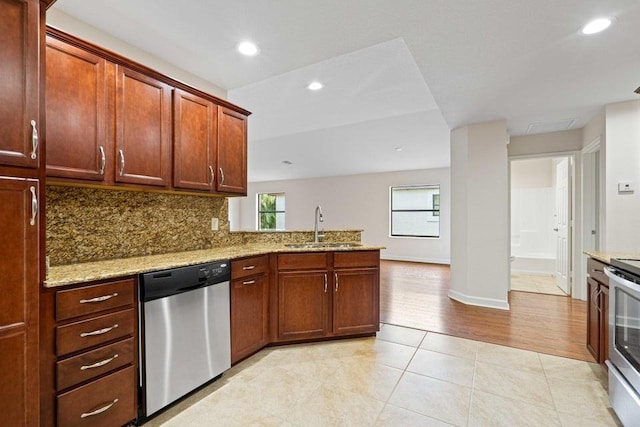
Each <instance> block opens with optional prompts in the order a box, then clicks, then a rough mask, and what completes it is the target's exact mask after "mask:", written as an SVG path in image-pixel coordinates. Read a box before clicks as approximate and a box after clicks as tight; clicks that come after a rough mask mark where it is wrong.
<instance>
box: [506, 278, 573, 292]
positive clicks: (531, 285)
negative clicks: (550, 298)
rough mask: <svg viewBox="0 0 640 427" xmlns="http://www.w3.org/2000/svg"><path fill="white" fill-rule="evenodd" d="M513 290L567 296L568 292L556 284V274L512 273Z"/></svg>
mask: <svg viewBox="0 0 640 427" xmlns="http://www.w3.org/2000/svg"><path fill="white" fill-rule="evenodd" d="M511 290H512V291H524V292H535V293H538V294H551V295H562V296H567V294H565V293H564V292H563V291H562V289H560V288H559V287H558V286H557V285H556V278H555V277H554V276H540V275H533V274H517V273H512V274H511Z"/></svg>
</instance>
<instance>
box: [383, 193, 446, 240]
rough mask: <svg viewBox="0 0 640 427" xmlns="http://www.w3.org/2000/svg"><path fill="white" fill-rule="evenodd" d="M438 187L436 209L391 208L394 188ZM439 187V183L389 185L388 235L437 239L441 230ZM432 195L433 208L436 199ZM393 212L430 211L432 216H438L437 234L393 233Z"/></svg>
mask: <svg viewBox="0 0 640 427" xmlns="http://www.w3.org/2000/svg"><path fill="white" fill-rule="evenodd" d="M436 188H437V189H438V194H437V196H438V198H437V201H438V203H437V206H438V209H393V192H394V190H396V189H436ZM440 188H441V185H440V184H413V185H395V186H391V187H389V237H392V238H413V239H439V238H440V235H441V232H440V231H441V230H440V224H441V221H440V212H441V208H440V200H441V198H440V196H441V193H440ZM432 196H434V198H433V199H432V206H433V207H434V208H435V206H436V204H435V203H434V202H435V201H436V199H435V196H436V195H435V194H433V195H432ZM394 212H431V213H432V214H433V216H434V217H437V218H438V234H437V235H435V236H433V235H420V234H394V233H393V213H394Z"/></svg>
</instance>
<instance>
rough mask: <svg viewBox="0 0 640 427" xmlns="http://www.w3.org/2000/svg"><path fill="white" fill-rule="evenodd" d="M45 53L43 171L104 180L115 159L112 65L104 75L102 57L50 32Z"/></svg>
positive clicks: (48, 173)
mask: <svg viewBox="0 0 640 427" xmlns="http://www.w3.org/2000/svg"><path fill="white" fill-rule="evenodd" d="M46 52H47V53H46V55H47V70H46V75H47V80H46V104H45V105H46V115H47V175H49V176H56V177H62V178H76V179H86V180H91V181H105V179H106V178H107V177H112V176H113V164H114V155H113V135H112V133H113V125H112V122H113V120H112V117H113V100H112V97H113V65H112V64H109V65H110V67H109V71H110V73H109V74H110V79H108V78H107V63H106V61H105V60H104V59H103V58H101V57H99V56H97V55H94V54H92V53H90V52H87V51H86V50H83V49H79V48H77V47H74V46H71V45H69V44H67V43H64V42H61V41H59V40H56V39H54V38H52V37H47V46H46ZM109 89H111V90H109ZM110 119H111V120H110Z"/></svg>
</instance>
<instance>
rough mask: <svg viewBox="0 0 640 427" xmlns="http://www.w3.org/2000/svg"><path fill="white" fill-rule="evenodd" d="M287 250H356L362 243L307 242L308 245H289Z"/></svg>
mask: <svg viewBox="0 0 640 427" xmlns="http://www.w3.org/2000/svg"><path fill="white" fill-rule="evenodd" d="M285 246H286V247H287V248H296V249H318V248H329V249H331V248H355V247H358V246H362V245H361V244H360V243H329V242H319V243H314V242H306V243H288V244H286V245H285Z"/></svg>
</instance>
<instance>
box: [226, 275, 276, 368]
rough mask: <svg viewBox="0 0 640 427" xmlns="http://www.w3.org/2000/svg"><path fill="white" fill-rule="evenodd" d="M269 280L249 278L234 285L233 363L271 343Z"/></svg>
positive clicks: (262, 277)
mask: <svg viewBox="0 0 640 427" xmlns="http://www.w3.org/2000/svg"><path fill="white" fill-rule="evenodd" d="M268 310H269V287H268V282H267V277H266V276H265V275H264V274H262V275H259V276H253V277H247V278H243V279H238V280H234V281H233V282H232V283H231V363H236V362H237V361H239V360H240V359H242V358H244V357H246V356H248V355H250V354H251V353H254V352H255V351H257V350H259V349H261V348H262V347H264V346H265V345H267V343H268V342H269V323H268V316H269V311H268Z"/></svg>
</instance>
